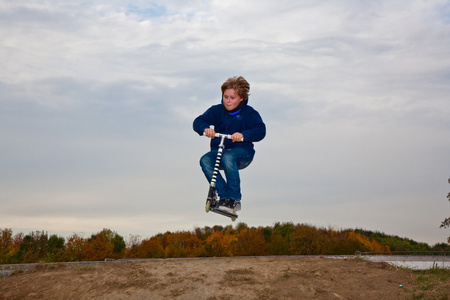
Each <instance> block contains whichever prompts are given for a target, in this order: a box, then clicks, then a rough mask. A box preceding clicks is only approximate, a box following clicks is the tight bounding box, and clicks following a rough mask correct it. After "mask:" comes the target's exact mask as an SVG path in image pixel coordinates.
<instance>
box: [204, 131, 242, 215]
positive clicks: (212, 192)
mask: <svg viewBox="0 0 450 300" xmlns="http://www.w3.org/2000/svg"><path fill="white" fill-rule="evenodd" d="M214 136H215V137H218V138H220V143H219V149H218V151H217V157H216V163H215V165H214V171H213V175H212V179H211V182H210V183H209V191H208V197H207V198H206V206H205V211H206V212H210V211H212V212H215V213H216V214H219V215H222V216H225V217H229V218H230V219H231V221H233V222H234V221H236V219H237V218H238V215H237V214H236V212H235V211H234V212H229V211H226V210H222V209H220V208H219V206H218V202H219V201H217V199H218V194H217V191H216V180H217V174H218V173H219V166H220V162H221V161H222V152H223V149H224V148H225V146H224V143H225V139H230V140H231V135H230V134H222V133H216V134H215V135H214Z"/></svg>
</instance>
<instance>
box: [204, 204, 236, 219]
mask: <svg viewBox="0 0 450 300" xmlns="http://www.w3.org/2000/svg"><path fill="white" fill-rule="evenodd" d="M209 210H210V211H212V212H215V213H216V214H219V215H222V216H225V217H229V218H231V221H233V222H234V221H235V220H236V219H237V218H238V215H237V214H233V213H232V212H229V211H226V210H222V209H219V208H216V207H212V208H210V209H209Z"/></svg>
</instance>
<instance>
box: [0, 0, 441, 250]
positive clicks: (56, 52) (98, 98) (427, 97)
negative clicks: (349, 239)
mask: <svg viewBox="0 0 450 300" xmlns="http://www.w3.org/2000/svg"><path fill="white" fill-rule="evenodd" d="M0 36H1V39H0V66H1V68H0V228H12V229H13V230H14V231H15V232H24V233H28V232H29V231H32V230H33V231H34V230H45V231H48V232H49V233H58V234H61V235H66V236H68V235H71V234H73V233H77V234H81V235H83V234H84V236H90V234H92V233H96V232H98V231H100V230H102V229H103V228H109V229H111V230H113V231H117V232H118V233H119V234H121V235H122V236H124V238H125V239H127V237H129V235H140V236H141V237H142V238H148V237H150V236H152V235H154V234H157V233H160V232H166V231H177V230H193V229H194V228H195V227H203V226H213V225H216V224H218V225H228V224H234V223H231V221H230V220H229V219H228V218H225V217H222V216H219V215H216V214H213V213H209V214H206V213H205V211H204V203H205V200H206V194H207V190H208V184H207V182H206V180H205V178H204V177H203V174H202V172H201V170H200V167H199V164H198V160H199V158H200V156H201V155H202V154H203V153H204V152H206V151H207V150H208V147H209V141H208V140H207V139H206V138H204V137H200V136H198V135H197V134H196V133H195V132H194V131H193V130H192V121H193V120H194V118H195V117H196V116H198V115H200V114H201V113H203V112H204V111H205V110H206V109H207V108H209V107H210V106H211V105H214V104H217V103H219V101H220V98H221V93H220V86H221V84H222V83H223V82H224V81H225V80H226V79H227V78H228V77H231V76H234V75H242V76H244V77H245V78H246V79H247V80H248V81H249V83H250V85H251V91H250V92H251V96H250V99H249V105H251V106H253V107H254V108H255V109H257V110H258V111H259V112H260V114H261V116H262V117H263V120H264V121H265V123H266V126H267V136H266V138H265V139H264V140H263V141H261V142H259V143H257V144H256V145H255V147H256V156H255V160H254V161H253V163H252V164H251V165H250V167H249V168H247V169H246V170H243V171H242V173H241V179H242V192H243V200H242V211H241V213H240V216H239V219H238V221H241V222H245V223H247V224H248V225H249V226H267V225H273V224H274V223H275V222H290V221H292V222H294V223H307V224H311V225H314V226H318V227H332V228H335V229H345V228H363V229H367V230H373V231H381V232H385V233H388V234H394V235H399V236H401V237H408V238H411V239H414V240H417V241H421V242H427V243H430V244H434V243H437V242H445V241H446V239H447V237H448V236H449V235H450V232H449V230H448V229H440V228H439V225H440V224H441V222H442V221H443V220H444V219H445V218H446V217H450V203H449V202H448V201H447V199H446V195H447V193H448V192H450V185H449V184H448V182H447V179H448V178H449V177H450V155H449V154H450V117H449V115H450V102H449V95H450V71H449V70H450V5H449V3H448V1H443V0H431V1H388V0H386V1H355V0H354V1H352V0H350V1H344V2H343V1H317V0H314V1H312V0H311V1H297V0H279V1H266V0H262V1H261V0H248V1H236V0H230V1H216V0H193V1H182V0H173V1H162V0H161V1H160V0H156V1H144V0H133V1H131V0H130V1H120V0H98V1H86V0H76V1H75V0H68V1H56V0H47V1H32V0H27V1H25V0H14V1H13V0H0Z"/></svg>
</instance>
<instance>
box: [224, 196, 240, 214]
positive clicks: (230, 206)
mask: <svg viewBox="0 0 450 300" xmlns="http://www.w3.org/2000/svg"><path fill="white" fill-rule="evenodd" d="M221 202H222V203H220V205H219V208H220V209H222V210H226V211H229V212H235V211H239V210H241V201H234V200H232V199H224V200H221Z"/></svg>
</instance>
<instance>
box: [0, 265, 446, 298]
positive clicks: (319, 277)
mask: <svg viewBox="0 0 450 300" xmlns="http://www.w3.org/2000/svg"><path fill="white" fill-rule="evenodd" d="M421 276H423V275H421V273H416V272H412V271H408V270H402V269H399V268H395V267H391V266H389V265H387V264H384V263H373V262H368V261H364V260H361V259H355V258H349V259H331V258H321V257H240V258H204V259H203V258H202V259H173V260H172V259H167V260H150V261H144V262H128V263H125V262H114V263H107V264H105V263H104V264H98V265H72V266H67V265H65V264H49V265H45V264H44V265H39V267H38V268H36V269H35V270H32V271H28V272H15V273H14V274H13V275H11V276H8V277H2V278H0V299H39V298H41V299H208V300H212V299H312V298H314V299H376V300H379V299H411V298H414V297H420V298H421V299H429V298H430V299H431V298H432V297H434V298H438V299H447V298H448V297H449V294H448V291H449V290H450V282H449V279H448V277H447V278H446V279H443V280H440V281H439V282H437V283H435V284H434V285H432V286H431V288H430V286H428V288H427V289H424V288H423V284H422V283H421V281H420V278H421ZM446 293H447V294H446ZM445 296H447V298H444V297H445ZM434 298H433V299H434Z"/></svg>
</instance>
